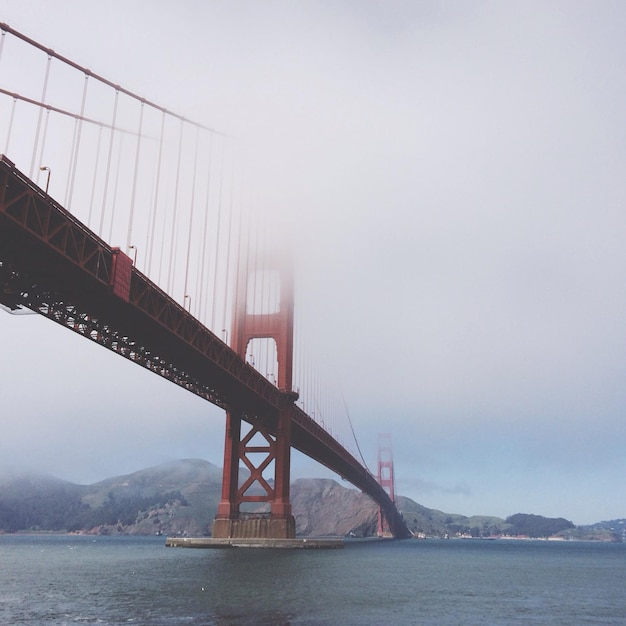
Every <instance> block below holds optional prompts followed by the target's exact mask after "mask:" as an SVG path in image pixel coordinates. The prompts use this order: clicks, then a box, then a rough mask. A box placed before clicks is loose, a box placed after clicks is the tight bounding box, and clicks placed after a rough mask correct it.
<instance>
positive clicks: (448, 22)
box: [0, 0, 626, 524]
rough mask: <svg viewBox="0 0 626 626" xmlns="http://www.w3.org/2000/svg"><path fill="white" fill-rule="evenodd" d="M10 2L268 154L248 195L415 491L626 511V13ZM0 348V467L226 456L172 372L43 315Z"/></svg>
mask: <svg viewBox="0 0 626 626" xmlns="http://www.w3.org/2000/svg"><path fill="white" fill-rule="evenodd" d="M0 11H1V13H0V21H3V22H6V23H8V24H9V25H10V26H12V27H13V28H16V29H17V30H19V31H21V32H23V33H25V34H27V35H29V36H30V37H32V38H33V39H35V40H37V41H40V42H41V43H43V44H44V45H46V46H49V47H51V48H53V49H54V50H56V51H57V52H60V53H61V54H64V55H65V56H68V57H69V58H71V59H72V60H74V61H76V62H77V63H79V64H81V65H83V66H86V67H89V68H91V69H92V70H93V71H95V72H97V73H99V74H101V75H104V76H106V77H107V78H110V79H111V80H113V81H116V82H118V83H120V84H122V85H124V86H126V87H128V88H130V89H132V90H133V91H135V92H138V93H140V94H142V95H144V96H145V97H148V98H150V99H151V100H153V101H156V102H159V103H160V104H162V105H163V106H165V107H167V108H168V109H171V110H174V111H178V112H180V113H181V114H183V115H186V116H188V117H191V118H193V119H196V120H198V121H202V122H205V123H206V124H207V125H209V126H211V127H214V128H218V129H220V130H223V131H224V132H228V133H231V134H232V135H234V136H237V137H239V138H242V140H243V141H245V142H247V143H249V144H251V145H254V146H256V149H257V150H258V151H259V152H260V153H262V154H263V155H264V159H263V166H264V167H263V169H262V170H260V171H258V172H257V175H258V176H259V177H260V180H261V181H262V182H260V183H259V184H258V194H259V197H258V198H257V201H258V202H261V203H268V204H271V205H272V207H273V209H274V210H276V211H277V212H278V215H280V217H281V219H282V220H283V221H284V222H285V223H288V224H289V225H290V226H291V227H292V228H293V229H294V230H293V235H292V236H293V238H294V240H295V242H296V244H297V245H296V247H297V249H298V262H299V272H300V273H299V276H298V280H299V283H298V286H299V301H298V302H299V304H300V306H302V307H306V310H307V315H308V317H309V318H310V319H314V320H315V337H316V343H317V345H318V352H320V354H323V355H324V357H325V360H326V362H327V363H328V364H329V365H328V372H327V374H328V376H329V377H332V379H333V381H337V382H338V384H339V385H340V386H341V389H342V391H343V395H344V396H345V398H346V402H347V404H348V406H349V409H350V414H351V417H352V421H353V423H354V427H355V430H356V431H357V434H358V435H359V436H360V442H361V448H362V450H363V452H364V454H365V455H366V457H367V460H368V462H369V464H370V466H371V467H375V463H376V443H377V435H378V433H379V432H391V433H392V435H393V444H394V460H395V474H396V483H397V491H398V492H399V493H401V494H403V495H407V496H409V497H411V498H413V499H414V500H416V501H418V502H420V503H421V504H423V505H425V506H428V507H432V508H438V509H440V510H444V511H446V512H454V513H462V514H466V515H472V514H491V515H498V516H502V517H506V516H508V515H511V514H514V513H517V512H525V513H535V514H541V515H547V516H563V517H567V518H568V519H571V520H572V521H574V522H575V523H577V524H583V523H591V522H594V521H599V520H601V519H611V518H616V517H626V483H625V482H624V476H625V475H626V454H624V451H625V450H626V426H625V421H624V417H625V414H626V397H625V390H626V385H625V383H626V351H625V348H626V323H625V322H626V295H625V294H626V289H625V286H626V246H625V245H624V234H625V232H626V176H625V173H626V125H625V123H624V111H625V110H626V73H625V72H624V67H625V66H626V32H625V31H626V4H624V3H623V2H622V1H621V0H617V1H614V2H612V1H601V0H599V1H596V2H577V1H574V0H570V1H567V2H565V1H564V2H559V1H554V2H546V1H545V0H542V1H536V2H535V1H525V2H517V3H514V2H488V1H486V2H480V1H476V2H434V1H431V2H418V1H414V2H410V1H407V2H401V1H385V2H382V1H380V2H375V1H370V0H358V1H357V0H352V1H345V2H330V1H327V2H322V1H320V2H308V1H302V2H287V1H282V2H279V1H277V2H273V1H266V2H255V1H248V2H238V1H231V2H216V1H212V0H210V1H200V0H197V1H193V2H192V1H181V2H177V3H172V2H163V1H155V0H150V1H148V0H135V1H134V2H132V3H129V2H125V1H124V2H122V1H121V0H112V1H109V2H106V3H89V2H84V1H79V0H75V1H70V0H56V1H55V2H48V1H45V0H30V1H29V2H24V1H23V0H3V3H2V5H1V9H0ZM1 71H2V70H1V65H0V86H2V87H5V85H4V84H3V82H2V81H3V77H2V73H1ZM6 88H8V89H11V86H6ZM112 243H115V242H112ZM0 341H1V345H2V359H1V360H0V376H1V380H2V383H1V386H0V394H1V397H0V406H1V407H2V408H1V413H0V421H1V422H2V425H3V433H2V437H1V438H0V458H1V459H2V462H3V463H4V464H8V465H21V466H28V467H35V468H37V469H42V470H45V471H48V472H50V473H53V474H55V475H57V476H60V477H62V478H66V479H68V480H73V481H77V482H92V481H96V480H100V479H103V478H105V477H108V476H111V475H114V474H120V473H125V472H130V471H134V470H138V469H141V468H143V467H146V466H149V465H153V464H156V463H159V462H162V461H166V460H170V459H173V458H186V457H201V458H205V459H207V460H210V461H213V462H215V463H218V464H219V463H221V455H222V447H223V426H224V419H223V414H222V413H221V412H220V411H218V410H217V409H215V408H213V407H212V406H210V405H208V404H207V403H205V402H203V401H201V400H199V399H197V398H195V397H194V396H192V395H190V394H187V393H185V392H183V391H182V390H180V389H178V388H177V387H175V386H174V385H172V384H171V383H168V382H165V381H163V380H161V379H159V378H158V377H156V376H154V375H152V374H150V373H148V372H146V371H144V370H143V369H142V368H140V367H137V366H134V365H132V364H130V363H128V362H126V361H125V360H124V359H121V358H119V357H117V356H115V355H113V354H110V353H108V352H107V351H106V350H104V349H102V348H100V347H98V346H95V345H92V344H91V343H90V342H87V341H85V340H84V339H82V338H81V337H78V336H76V335H74V334H73V333H70V332H68V331H67V330H65V329H63V328H61V327H57V326H56V325H55V324H53V323H51V322H49V321H47V320H45V319H42V318H39V317H38V316H34V315H33V316H21V317H16V316H10V315H8V314H5V313H3V312H0ZM295 472H296V474H297V475H306V476H322V475H327V474H326V472H325V470H324V469H323V468H320V467H318V466H316V465H315V464H314V463H312V462H309V461H307V460H305V459H302V458H298V459H297V462H296V463H295Z"/></svg>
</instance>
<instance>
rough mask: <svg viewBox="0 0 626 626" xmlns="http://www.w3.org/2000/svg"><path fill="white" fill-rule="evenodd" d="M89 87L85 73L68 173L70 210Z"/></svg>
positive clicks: (66, 197)
mask: <svg viewBox="0 0 626 626" xmlns="http://www.w3.org/2000/svg"><path fill="white" fill-rule="evenodd" d="M88 85H89V74H88V73H85V84H84V86H83V100H82V102H81V105H80V117H78V118H77V119H76V120H75V124H74V141H73V142H72V157H71V159H70V163H71V168H70V171H69V173H68V179H67V190H66V193H65V206H66V208H67V209H68V210H69V209H71V207H72V196H73V195H74V182H75V180H76V167H77V165H78V151H79V150H80V136H81V133H82V130H83V118H84V116H85V102H86V101H87V87H88Z"/></svg>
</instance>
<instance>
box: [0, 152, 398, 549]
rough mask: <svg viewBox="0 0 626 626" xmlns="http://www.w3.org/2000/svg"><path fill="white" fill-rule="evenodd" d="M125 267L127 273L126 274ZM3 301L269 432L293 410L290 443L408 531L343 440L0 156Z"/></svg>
mask: <svg viewBox="0 0 626 626" xmlns="http://www.w3.org/2000/svg"><path fill="white" fill-rule="evenodd" d="M124 268H126V270H127V271H126V273H125V271H124ZM0 304H3V305H4V306H6V307H8V308H9V309H12V310H16V309H19V308H22V307H26V308H28V309H31V310H32V311H35V312H37V313H40V314H41V315H44V316H46V317H48V318H50V319H52V320H53V321H55V322H57V323H59V324H62V325H63V326H65V327H67V328H70V329H71V330H73V331H75V332H77V333H79V334H81V335H83V336H84V337H87V338H89V339H91V340H92V341H94V342H96V343H98V344H100V345H103V346H105V347H106V348H108V349H110V350H112V351H114V352H116V353H118V354H120V355H122V356H124V357H125V358H127V359H130V360H131V361H133V362H135V363H138V364H139V365H141V366H143V367H145V368H147V369H149V370H151V371H153V372H155V373H157V374H158V375H160V376H162V377H164V378H166V379H168V380H170V381H172V382H175V383H176V384H178V385H180V386H182V387H183V388H185V389H187V390H188V391H191V392H192V393H195V394H196V395H198V396H200V397H202V398H204V399H206V400H209V401H210V402H212V403H213V404H215V405H217V406H220V407H222V408H224V409H231V410H237V411H240V412H241V413H242V415H243V418H244V419H245V421H247V422H249V423H250V424H253V425H258V426H260V427H262V428H264V429H265V430H267V432H269V433H270V434H273V435H275V434H276V431H277V424H278V415H279V413H280V412H281V411H282V410H285V409H287V410H289V411H291V416H292V438H291V445H292V446H293V447H294V448H296V449H297V450H299V451H300V452H303V453H304V454H306V455H307V456H309V457H311V458H313V459H315V460H316V461H318V462H319V463H321V464H323V465H325V466H326V467H328V468H330V469H331V470H332V471H334V472H336V473H337V474H339V475H340V476H342V477H343V478H345V479H346V480H348V481H349V482H350V483H352V484H353V485H354V486H356V487H358V488H359V489H361V490H362V491H363V492H364V493H366V494H368V495H369V496H370V497H371V498H372V499H373V500H374V501H375V502H376V503H377V504H378V505H379V506H381V508H382V509H383V512H384V514H385V517H386V518H387V520H388V522H389V526H390V529H391V532H392V534H393V535H394V537H397V538H406V537H409V536H410V531H409V530H408V528H407V526H406V524H405V522H404V520H403V518H402V516H401V515H400V513H399V512H398V510H397V509H396V507H395V505H394V504H393V503H392V502H391V500H390V499H389V496H388V495H387V493H386V492H385V490H384V489H383V488H382V487H381V486H380V485H379V484H378V482H377V481H376V479H375V478H374V477H373V476H372V475H371V474H370V473H369V472H368V471H367V469H366V468H365V467H363V465H361V464H360V463H359V462H358V461H357V460H356V459H355V458H354V457H353V456H352V455H351V454H350V453H349V452H348V451H347V450H346V449H345V448H343V446H341V445H340V444H339V443H338V442H337V441H336V440H335V439H334V438H332V437H331V436H330V435H329V434H328V433H327V432H326V431H325V430H324V429H322V428H321V427H320V426H319V425H318V424H317V423H316V422H315V421H314V420H312V419H311V418H310V417H309V416H308V415H306V414H305V413H304V412H303V411H301V410H300V409H299V408H298V407H297V406H296V405H295V399H296V395H295V394H293V393H291V392H284V391H281V390H279V389H277V388H276V387H275V386H274V385H273V384H271V383H270V382H269V381H268V380H267V379H266V378H264V377H263V376H262V375H261V374H259V373H258V372H257V371H256V370H255V369H254V368H252V367H251V366H250V365H248V364H247V363H245V362H244V360H243V359H241V358H240V357H239V356H238V355H237V354H236V353H235V352H234V351H233V350H232V349H231V348H229V347H228V346H227V345H226V344H225V343H224V342H222V341H221V340H220V339H219V338H218V337H216V336H215V335H214V334H213V333H211V332H210V331H209V330H208V329H207V328H206V327H204V326H203V325H202V324H201V323H200V322H199V321H198V320H196V319H195V318H194V317H193V316H192V315H190V314H189V313H188V312H187V311H186V310H185V309H184V308H183V307H182V306H180V305H179V304H178V303H177V302H175V301H174V300H173V299H172V298H170V297H169V296H168V295H167V294H166V293H165V292H163V291H162V290H161V289H160V288H159V287H158V286H157V285H155V284H154V283H152V282H151V281H150V280H149V279H148V278H147V277H146V276H145V275H143V274H142V273H141V272H139V271H138V270H137V269H136V268H135V267H132V262H131V261H130V259H129V258H128V257H127V256H126V255H124V254H123V253H122V252H120V251H119V249H116V248H112V247H110V246H109V245H108V244H107V243H106V242H104V241H103V240H102V239H100V238H99V237H98V236H97V235H95V234H94V233H93V232H92V231H90V230H89V229H88V228H87V227H86V226H85V225H83V224H82V223H81V222H80V221H79V220H77V219H76V218H75V217H73V216H72V215H71V214H70V213H69V212H68V211H66V210H65V209H64V208H63V207H61V206H60V205H59V204H58V203H56V202H55V201H54V200H53V199H52V198H50V197H49V196H48V195H46V194H45V193H44V192H43V191H42V190H41V189H40V188H39V187H37V186H36V185H35V184H34V183H32V181H30V180H29V179H28V178H27V177H26V176H24V175H23V174H21V173H20V172H19V171H18V170H17V169H16V168H15V167H14V165H13V164H12V163H11V162H10V161H9V160H8V159H7V158H6V157H4V156H2V157H0Z"/></svg>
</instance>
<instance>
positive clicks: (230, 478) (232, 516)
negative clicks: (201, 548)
mask: <svg viewBox="0 0 626 626" xmlns="http://www.w3.org/2000/svg"><path fill="white" fill-rule="evenodd" d="M290 434H291V413H290V411H289V408H288V407H287V408H284V409H283V410H282V411H281V413H280V416H279V425H278V432H277V435H276V436H275V437H273V436H272V435H270V434H269V433H267V432H265V431H264V430H262V429H260V428H258V427H253V428H252V429H251V430H250V431H249V432H248V433H247V435H246V436H245V437H243V439H242V438H241V416H240V415H238V414H236V413H233V412H229V413H228V414H227V418H226V441H225V448H224V474H223V480H222V499H221V501H220V503H219V505H218V509H217V515H216V517H215V520H214V522H213V531H212V536H213V537H215V538H220V539H226V538H237V539H242V538H244V539H250V538H254V539H294V538H295V536H296V522H295V519H294V517H293V514H292V511H291V503H290V502H289V468H290V464H291V437H290ZM252 443H255V444H263V445H251V444H252ZM259 454H260V455H265V456H264V458H262V460H261V461H260V462H259V460H258V459H255V458H253V456H252V455H259ZM240 463H243V465H245V466H246V467H247V468H248V469H249V471H250V476H249V477H248V478H247V479H246V480H245V481H243V483H242V484H241V486H240V485H239V483H240V480H239V465H240ZM271 463H273V464H274V487H273V488H272V487H271V486H270V484H269V483H268V481H267V480H266V479H265V478H264V476H263V471H264V470H265V469H266V468H267V467H268V466H269V465H270V464H271ZM251 487H253V488H252V489H251ZM259 491H265V493H264V494H263V493H259ZM245 502H248V503H259V505H260V506H259V508H262V505H263V503H269V511H267V510H265V511H261V510H259V511H258V512H248V513H245V512H241V510H240V506H241V504H243V503H245Z"/></svg>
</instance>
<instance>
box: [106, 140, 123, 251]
mask: <svg viewBox="0 0 626 626" xmlns="http://www.w3.org/2000/svg"><path fill="white" fill-rule="evenodd" d="M123 145H124V135H122V134H120V142H119V148H118V151H117V166H116V168H115V183H114V185H113V206H112V207H111V223H110V224H109V241H112V240H113V221H114V217H115V208H116V205H117V190H118V187H119V182H120V169H121V167H122V146H123Z"/></svg>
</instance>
